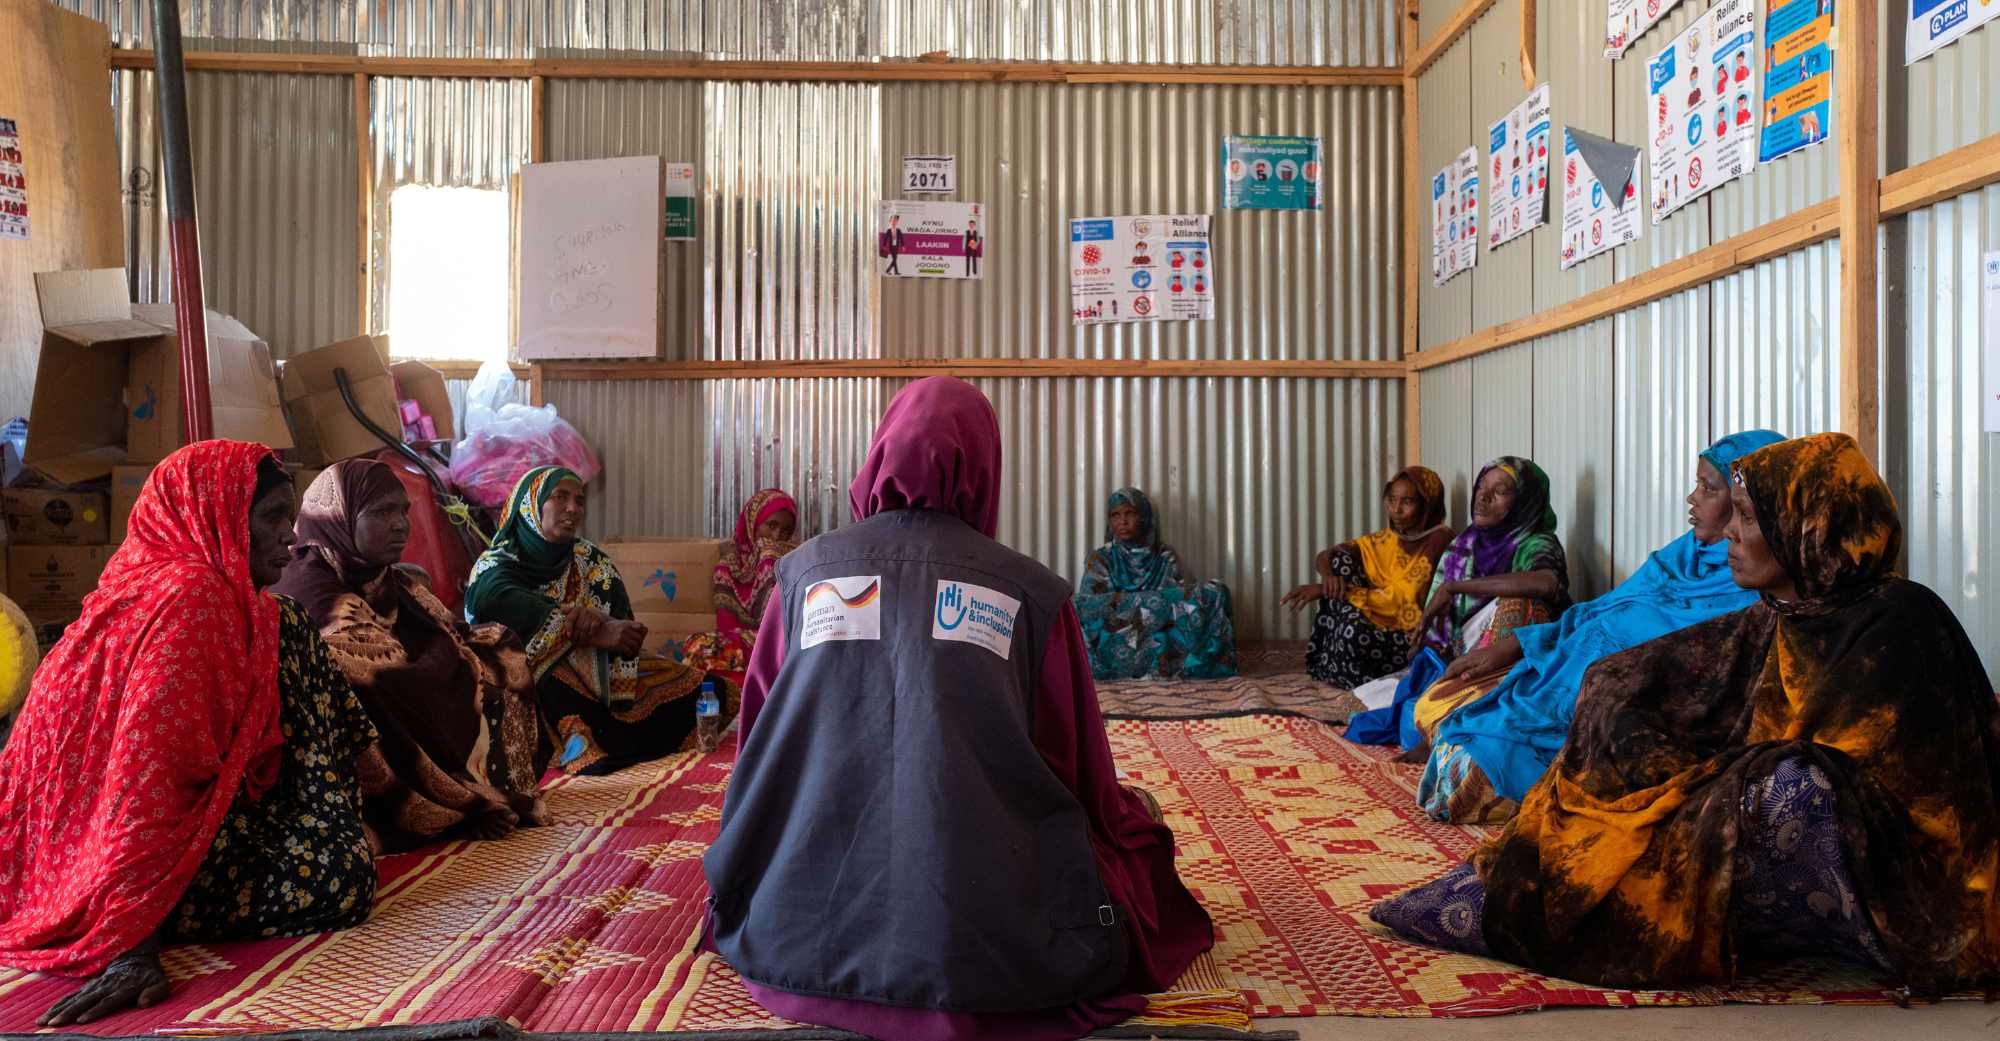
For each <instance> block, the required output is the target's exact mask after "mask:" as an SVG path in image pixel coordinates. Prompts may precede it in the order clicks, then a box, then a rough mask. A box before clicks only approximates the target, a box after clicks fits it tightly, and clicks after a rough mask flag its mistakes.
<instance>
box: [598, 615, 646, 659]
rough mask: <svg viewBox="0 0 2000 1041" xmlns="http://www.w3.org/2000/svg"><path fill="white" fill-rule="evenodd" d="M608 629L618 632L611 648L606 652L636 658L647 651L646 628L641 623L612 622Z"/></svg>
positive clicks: (607, 648)
mask: <svg viewBox="0 0 2000 1041" xmlns="http://www.w3.org/2000/svg"><path fill="white" fill-rule="evenodd" d="M607 628H612V629H615V630H616V635H615V636H614V637H613V639H612V642H611V646H609V647H606V648H605V650H608V651H611V652H613V653H615V654H619V655H622V656H624V657H627V658H636V657H638V656H639V654H640V652H642V651H644V650H645V649H646V627H645V626H644V625H642V624H640V623H639V622H630V621H620V622H612V623H611V624H610V625H609V626H607Z"/></svg>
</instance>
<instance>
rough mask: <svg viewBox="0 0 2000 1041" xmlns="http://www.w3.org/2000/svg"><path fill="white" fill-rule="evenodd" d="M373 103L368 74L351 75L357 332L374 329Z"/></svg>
mask: <svg viewBox="0 0 2000 1041" xmlns="http://www.w3.org/2000/svg"><path fill="white" fill-rule="evenodd" d="M371 111H372V106H371V105H370V103H369V100H368V74H367V73H365V72H357V73H355V74H354V161H355V167H354V171H355V177H354V214H355V229H354V232H355V235H354V253H355V275H354V284H355V295H356V296H357V297H358V298H359V301H358V303H357V304H356V307H355V310H356V311H357V312H358V313H357V314H356V315H355V321H357V322H359V323H360V325H361V328H360V331H359V332H360V335H362V336H366V335H368V334H369V333H372V332H374V331H375V329H374V319H375V315H374V310H375V306H374V304H375V301H374V296H375V288H374V285H373V284H372V280H371V279H370V277H369V273H370V272H369V269H370V268H371V266H372V265H371V264H370V263H369V259H370V257H372V256H373V254H374V249H375V243H374V239H375V147H374V134H373V133H372V132H371V131H370V128H369V117H370V113H371Z"/></svg>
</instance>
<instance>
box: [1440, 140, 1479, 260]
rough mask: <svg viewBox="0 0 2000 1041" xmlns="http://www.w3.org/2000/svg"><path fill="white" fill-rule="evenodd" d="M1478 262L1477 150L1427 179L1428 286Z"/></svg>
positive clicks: (1465, 152) (1461, 156) (1468, 152)
mask: <svg viewBox="0 0 2000 1041" xmlns="http://www.w3.org/2000/svg"><path fill="white" fill-rule="evenodd" d="M1478 262H1479V150H1478V149H1476V148H1468V149H1466V150H1465V151H1463V152H1460V153H1459V154H1458V158H1457V159H1454V160H1452V162H1451V165H1450V166H1447V167H1445V168H1444V169H1442V170H1439V171H1438V172H1437V175H1436V176H1434V177H1432V178H1431V284H1432V285H1434V286H1441V285H1444V284H1445V283H1446V282H1449V281H1451V280H1452V277H1453V276H1454V275H1457V274H1458V273H1459V272H1462V271H1470V270H1472V266H1473V265H1474V264H1477V263H1478Z"/></svg>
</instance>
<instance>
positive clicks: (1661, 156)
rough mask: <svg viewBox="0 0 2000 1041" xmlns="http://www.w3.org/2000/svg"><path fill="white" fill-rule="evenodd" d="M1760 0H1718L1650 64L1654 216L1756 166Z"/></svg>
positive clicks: (1663, 215) (1668, 212) (1657, 220)
mask: <svg viewBox="0 0 2000 1041" xmlns="http://www.w3.org/2000/svg"><path fill="white" fill-rule="evenodd" d="M1760 57H1762V53H1761V52H1760V51H1759V50H1758V48H1757V5H1756V3H1755V2H1754V0H1721V2H1720V3H1717V4H1716V5H1715V6H1714V7H1711V8H1709V9H1708V13H1707V14H1704V15H1702V16H1701V17H1700V18H1698V19H1696V20H1695V23H1694V24H1693V25H1690V26H1688V27H1687V29H1686V30H1685V31H1683V32H1682V33H1681V34H1680V35H1679V36H1677V37H1675V38H1674V41H1673V42H1672V43H1670V44H1668V45H1667V49H1666V50H1663V51H1661V52H1660V53H1659V54H1657V55H1655V56H1654V57H1653V60H1652V61H1650V62H1647V63H1646V83H1647V114H1648V115H1649V116H1650V117H1651V118H1650V119H1648V121H1647V125H1648V127H1649V135H1650V137H1651V140H1650V142H1648V143H1649V144H1650V145H1651V149H1650V151H1649V155H1650V156H1651V163H1650V164H1649V165H1650V168H1651V170H1650V172H1651V175H1652V176H1650V177H1648V178H1647V182H1646V186H1647V190H1648V191H1649V192H1650V193H1651V195H1652V198H1651V202H1652V210H1653V223H1655V224H1658V223H1660V222H1661V221H1663V220H1666V219H1667V217H1668V216H1669V215H1671V214H1672V213H1673V212H1674V211H1675V210H1678V209H1680V208H1681V207H1682V206H1685V205H1687V204H1688V203H1690V202H1692V201H1694V200H1695V199H1699V198H1701V197H1702V196H1704V195H1707V194H1708V193H1709V192H1711V191H1713V190H1715V188H1716V186H1717V185H1721V184H1726V183H1728V182H1729V181H1732V180H1734V179H1736V178H1738V177H1741V176H1743V175H1744V174H1746V173H1749V172H1750V171H1751V170H1753V169H1755V168H1756V166H1757V60H1758V59H1759V58H1760Z"/></svg>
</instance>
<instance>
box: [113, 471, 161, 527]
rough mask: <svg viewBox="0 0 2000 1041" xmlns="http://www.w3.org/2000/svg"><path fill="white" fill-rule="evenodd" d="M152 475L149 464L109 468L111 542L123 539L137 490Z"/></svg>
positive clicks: (134, 503) (130, 517)
mask: <svg viewBox="0 0 2000 1041" xmlns="http://www.w3.org/2000/svg"><path fill="white" fill-rule="evenodd" d="M152 475H153V467H152V466H151V464H148V465H145V466H114V467H112V468H111V542H112V544H113V545H117V544H118V543H121V542H124V541H125V525H126V524H128V523H130V522H131V520H132V507H133V506H135V505H137V504H138V502H139V490H140V489H141V488H144V487H146V478H148V477H151V476H152Z"/></svg>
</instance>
